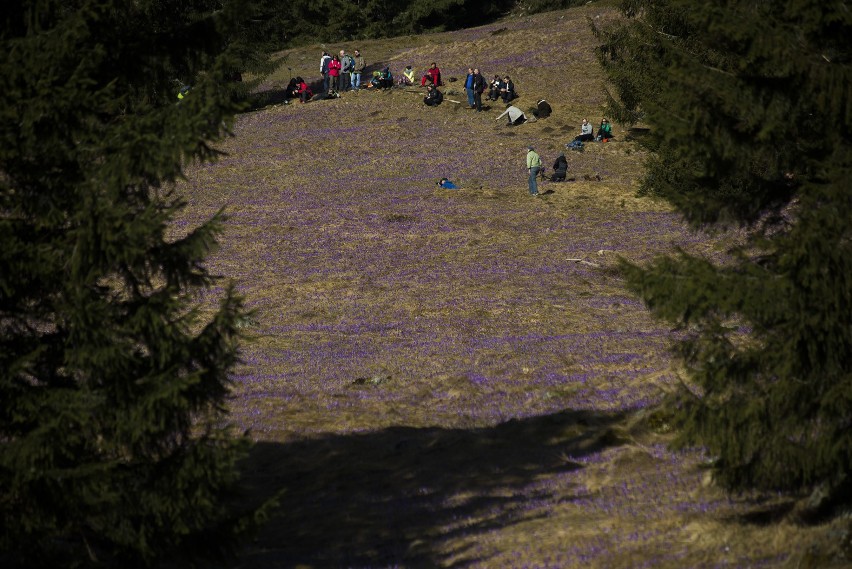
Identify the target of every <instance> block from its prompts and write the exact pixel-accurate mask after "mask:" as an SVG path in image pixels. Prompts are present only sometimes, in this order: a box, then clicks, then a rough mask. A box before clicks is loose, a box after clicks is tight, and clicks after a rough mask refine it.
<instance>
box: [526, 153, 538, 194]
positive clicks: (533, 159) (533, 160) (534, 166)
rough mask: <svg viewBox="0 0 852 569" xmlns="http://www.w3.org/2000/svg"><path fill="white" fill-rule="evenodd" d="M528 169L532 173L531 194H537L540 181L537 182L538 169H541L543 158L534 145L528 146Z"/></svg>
mask: <svg viewBox="0 0 852 569" xmlns="http://www.w3.org/2000/svg"><path fill="white" fill-rule="evenodd" d="M527 170H529V173H530V177H529V187H530V195H531V196H537V195H538V183H537V182H536V178H537V177H538V171H539V170H541V158H540V157H539V155H538V154H536V151H535V148H533V147H532V146H527Z"/></svg>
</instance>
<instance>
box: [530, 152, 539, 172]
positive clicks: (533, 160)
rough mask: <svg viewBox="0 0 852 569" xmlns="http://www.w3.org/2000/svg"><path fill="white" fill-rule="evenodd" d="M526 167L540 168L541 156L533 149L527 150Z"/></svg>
mask: <svg viewBox="0 0 852 569" xmlns="http://www.w3.org/2000/svg"><path fill="white" fill-rule="evenodd" d="M527 168H541V158H539V156H538V154H536V152H535V150H530V151H529V152H527Z"/></svg>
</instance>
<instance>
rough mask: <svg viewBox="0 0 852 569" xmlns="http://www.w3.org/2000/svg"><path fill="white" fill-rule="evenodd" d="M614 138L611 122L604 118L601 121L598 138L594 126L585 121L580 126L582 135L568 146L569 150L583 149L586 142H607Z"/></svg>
mask: <svg viewBox="0 0 852 569" xmlns="http://www.w3.org/2000/svg"><path fill="white" fill-rule="evenodd" d="M611 138H612V125H611V124H610V123H609V121H608V120H607V119H606V118H604V119H603V120H601V125H600V126H599V127H598V134H597V136H596V135H595V133H594V129H593V128H592V124H591V123H590V122H589V121H588V120H586V119H583V124H581V125H580V134H578V135H577V136H576V137H575V138H574V140H572V141H571V142H569V143H568V144H566V145H565V146H567V147H568V148H582V147H583V143H584V142H591V141H593V140H597V141H601V142H607V141H608V140H610V139H611Z"/></svg>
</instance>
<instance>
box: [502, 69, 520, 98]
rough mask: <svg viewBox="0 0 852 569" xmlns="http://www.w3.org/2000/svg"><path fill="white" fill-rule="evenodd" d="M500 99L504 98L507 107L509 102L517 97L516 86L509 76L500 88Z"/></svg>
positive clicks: (504, 79)
mask: <svg viewBox="0 0 852 569" xmlns="http://www.w3.org/2000/svg"><path fill="white" fill-rule="evenodd" d="M500 97H502V99H503V102H504V103H506V104H507V105H508V104H509V101H511V100H512V99H514V98H515V97H517V95H516V94H515V84H514V83H512V80H511V79H509V76H508V75H506V76H505V77H504V78H503V84H502V85H501V86H500Z"/></svg>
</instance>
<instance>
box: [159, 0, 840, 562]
mask: <svg viewBox="0 0 852 569" xmlns="http://www.w3.org/2000/svg"><path fill="white" fill-rule="evenodd" d="M616 17H617V16H616V13H615V11H614V10H612V9H611V8H608V7H607V6H606V5H603V6H601V5H598V4H596V3H590V4H588V5H586V6H584V7H582V8H577V9H572V10H568V11H563V12H554V13H545V14H539V15H536V16H534V17H530V18H527V19H520V20H518V19H515V20H506V21H502V22H498V23H495V24H491V25H488V26H484V27H480V28H475V29H469V30H464V31H459V32H452V33H445V34H436V35H428V36H412V37H403V38H394V39H392V40H381V41H370V42H362V43H359V44H357V45H356V44H352V43H341V44H339V45H333V46H331V45H328V46H308V47H305V48H302V49H296V50H291V51H289V52H287V53H286V54H285V55H286V56H287V62H288V63H287V64H286V65H285V67H283V68H282V69H281V70H279V72H278V74H277V75H275V76H273V77H271V78H270V79H269V80H268V81H267V82H266V83H265V84H264V86H263V87H262V88H263V89H264V90H267V91H269V92H270V94H271V95H272V100H275V94H276V92H277V91H280V89H282V88H283V86H284V85H286V83H287V80H288V78H289V75H290V73H291V72H292V74H293V75H294V76H295V75H301V76H303V77H305V78H306V79H309V80H316V79H317V78H318V75H319V74H318V66H319V56H320V53H321V50H322V49H323V48H326V49H328V50H329V51H338V50H339V49H346V50H347V51H352V50H354V49H355V48H358V49H360V50H361V51H362V53H363V54H364V56H365V57H366V58H367V61H368V64H369V65H370V67H369V69H370V70H372V69H378V68H382V67H384V66H385V65H389V66H390V67H391V69H392V71H394V72H395V73H398V72H399V71H400V70H401V69H402V68H403V67H404V66H405V65H407V64H411V65H413V66H414V67H415V68H416V69H417V70H419V71H420V72H422V71H423V70H425V68H426V67H428V65H429V63H431V62H432V61H435V62H437V63H438V65H439V66H440V67H441V69H442V71H443V76H444V78H445V80H449V79H450V78H456V79H458V81H456V82H448V83H447V86H446V88H445V89H444V91H445V94H447V98H448V99H453V100H456V101H464V99H465V97H464V94H463V93H462V85H461V83H462V81H463V78H464V76H465V73H466V70H467V68H468V66H474V67H479V68H480V69H482V71H483V75H484V76H485V77H486V78H490V77H492V76H493V75H494V74H495V73H500V74H501V75H502V74H508V75H510V76H511V77H512V78H513V80H514V81H515V84H516V86H517V89H518V91H519V92H520V93H521V98H520V99H519V100H517V101H515V104H516V105H517V106H518V107H520V108H522V109H524V110H527V109H528V108H529V107H531V106H533V105H534V104H535V102H536V101H537V100H538V99H540V98H544V99H547V100H548V101H549V102H550V103H551V105H552V106H553V109H554V113H553V115H552V116H550V117H549V118H547V119H543V120H540V121H538V122H535V123H528V124H524V125H520V126H517V127H507V126H506V125H505V123H503V122H502V121H495V118H496V117H497V116H498V115H499V114H500V113H501V112H502V110H503V105H502V104H494V103H492V104H491V108H490V109H489V110H488V111H487V112H483V113H476V112H475V111H472V110H469V109H467V108H466V105H465V104H455V103H453V102H451V101H448V102H445V103H444V104H443V105H441V106H440V107H437V108H428V107H425V106H424V105H423V104H422V101H421V99H422V95H421V94H419V93H411V92H408V91H407V90H403V89H394V90H391V91H381V92H370V91H361V92H358V93H346V94H344V95H343V96H342V97H341V98H340V99H337V100H330V101H318V102H312V103H309V104H305V105H300V104H292V105H281V104H278V105H270V106H267V107H265V108H263V109H260V110H257V111H255V112H251V113H246V114H244V115H242V116H241V117H239V119H238V121H237V124H236V127H235V129H234V137H233V138H231V139H229V140H227V141H226V142H225V143H224V144H223V145H222V150H223V151H225V152H226V153H227V155H226V156H224V157H223V158H222V159H221V160H220V161H219V162H218V163H217V164H213V165H206V166H202V167H196V168H193V169H191V170H190V171H189V172H188V179H187V181H186V183H185V184H183V185H182V186H181V192H182V193H183V194H184V195H185V197H186V199H187V200H188V201H189V203H190V208H189V209H188V213H187V216H186V219H185V220H184V225H182V226H181V227H179V228H176V230H177V231H184V230H186V228H187V227H192V226H193V225H194V224H195V223H197V222H198V221H199V220H201V219H205V218H207V217H209V216H210V215H212V213H214V212H215V211H217V210H218V209H219V208H221V207H226V209H227V211H228V212H229V214H230V216H231V218H230V222H229V225H228V230H227V232H226V235H225V236H224V238H223V243H222V247H221V250H220V251H219V252H218V253H217V254H216V255H215V256H214V258H213V266H214V268H215V270H216V271H217V272H219V273H221V274H224V275H227V276H230V277H233V278H235V279H237V282H238V285H239V289H240V290H241V291H242V292H243V294H245V295H246V297H247V298H248V301H249V304H250V305H251V306H253V307H254V308H256V310H257V314H256V317H255V318H256V321H257V325H256V326H255V327H254V328H253V330H252V331H253V333H254V334H255V335H256V339H255V340H254V341H253V342H252V343H251V344H249V345H247V346H246V348H245V352H244V365H243V366H242V368H241V373H240V376H239V377H238V378H237V382H236V385H235V397H234V400H233V402H232V413H233V421H234V422H235V424H236V425H238V426H239V427H241V428H245V429H250V431H251V434H252V437H253V438H254V439H255V440H256V441H258V445H257V447H256V449H255V451H254V453H253V455H252V459H251V464H250V465H249V468H250V471H251V472H252V478H253V481H254V482H255V484H256V485H257V489H258V492H259V493H260V494H269V493H272V492H275V491H277V490H281V489H283V490H284V491H285V492H284V494H283V497H282V500H281V507H280V511H279V516H278V517H276V518H275V519H273V520H272V521H271V522H270V524H269V525H268V526H267V527H266V528H265V530H264V531H263V533H262V534H261V536H260V537H259V539H258V540H257V541H256V542H255V543H254V544H253V545H252V546H251V547H250V548H249V549H248V550H247V551H246V553H245V555H244V557H243V559H242V560H241V562H240V567H246V568H248V567H252V568H258V567H270V568H271V567H433V566H442V567H451V566H452V567H462V566H464V567H601V568H603V567H672V568H676V567H677V568H679V567H788V566H789V567H795V566H797V565H796V564H797V563H801V564H800V566H802V567H805V566H811V567H822V566H829V565H827V564H820V563H822V562H821V561H818V560H817V561H815V560H814V559H816V558H817V557H818V556H819V555H823V554H825V555H829V554H830V553H831V552H832V551H834V549H835V548H838V547H843V546H844V543H845V544H846V545H848V540H849V536H848V535H846V537H845V538H844V537H843V536H842V535H841V534H839V533H837V530H836V528H833V527H826V526H819V527H805V526H801V527H800V526H797V525H795V524H794V523H793V522H792V521H787V519H786V518H785V517H784V514H785V513H786V512H787V510H789V508H790V507H791V502H790V501H789V500H787V499H783V498H778V497H767V496H738V497H730V496H726V495H725V494H724V493H722V492H721V491H720V490H718V489H716V488H715V487H714V486H713V485H712V484H711V483H710V482H711V481H710V480H709V478H708V477H707V476H706V470H705V469H704V468H703V466H704V465H705V464H706V461H707V458H708V457H706V456H703V455H702V453H701V452H700V451H699V450H694V451H689V452H671V451H669V450H667V447H666V443H667V442H668V440H669V438H668V437H669V436H670V433H668V429H667V426H666V424H665V421H664V416H662V415H659V414H656V413H653V412H652V411H651V409H652V406H653V404H654V403H655V402H657V401H659V399H660V396H661V393H662V392H663V391H664V390H665V389H667V388H668V387H669V386H670V385H672V384H673V383H675V382H677V380H678V379H677V370H676V369H673V368H672V363H671V360H670V357H669V355H668V352H667V347H668V345H669V339H670V337H671V336H670V334H671V332H670V330H669V329H668V328H667V327H666V326H665V325H664V324H662V323H660V322H658V321H655V320H653V319H652V318H651V317H650V316H649V314H648V313H647V311H646V310H645V308H644V307H643V306H642V305H641V303H639V302H638V301H637V300H635V299H634V298H632V297H630V296H628V295H627V293H626V292H625V290H624V288H623V286H622V284H621V282H620V279H619V277H618V275H617V274H616V273H614V272H613V271H612V270H611V269H612V267H613V266H614V264H615V261H616V259H617V258H618V257H619V256H622V257H625V258H628V259H631V260H634V261H644V260H648V259H651V258H652V257H654V256H655V255H657V254H660V253H664V252H670V251H672V250H673V249H674V248H676V247H681V248H684V249H687V250H689V251H692V252H696V253H703V254H706V255H709V256H719V255H722V254H723V251H724V250H725V243H726V240H729V239H732V238H735V237H736V236H730V235H729V236H716V237H712V238H711V237H710V236H707V235H702V234H694V233H690V232H688V231H687V229H686V228H685V226H684V225H683V223H681V221H680V220H679V219H678V218H677V217H676V216H675V215H674V214H673V213H671V212H670V211H669V210H668V208H667V207H666V206H665V205H664V204H661V203H656V202H654V201H652V200H649V199H639V198H636V197H635V191H636V187H637V184H638V178H639V176H640V175H641V172H642V162H643V158H644V157H643V155H642V153H641V152H640V151H639V150H638V149H637V147H636V146H635V145H634V144H633V143H631V142H630V140H629V138H630V134H631V133H629V132H628V131H626V130H624V129H623V128H620V127H619V126H618V125H616V127H615V129H614V130H615V136H616V139H615V140H614V141H613V142H610V143H606V144H603V143H591V144H588V145H587V146H586V150H585V151H584V152H571V151H568V150H566V149H565V148H564V145H565V143H566V142H568V141H569V140H570V139H571V138H573V136H574V135H575V134H577V133H578V132H579V125H580V121H581V119H582V118H584V117H585V118H588V119H589V120H590V121H591V122H592V123H593V124H595V125H597V124H598V123H599V122H600V119H601V108H602V106H603V103H604V100H605V93H604V88H603V84H602V83H603V79H602V73H601V72H600V70H599V69H598V67H597V64H596V62H595V57H594V52H593V47H594V38H593V37H592V34H591V31H590V29H589V26H588V19H592V20H594V21H597V22H606V21H608V20H612V19H614V18H616ZM287 66H289V67H290V68H291V69H290V70H288V69H287ZM527 145H533V146H534V147H535V148H536V149H537V150H538V152H539V153H540V154H541V156H542V159H543V161H544V163H545V164H546V165H547V166H550V165H551V164H552V163H553V160H554V159H555V158H556V156H557V154H558V153H559V152H562V151H564V152H565V153H566V156H567V158H568V160H569V164H570V169H569V175H571V176H573V177H575V179H576V180H575V181H574V182H568V183H565V184H549V183H547V182H545V183H544V184H543V186H542V187H541V189H542V190H551V191H552V193H550V192H549V193H548V195H546V196H545V197H543V198H539V199H534V198H531V197H529V196H528V195H527V190H526V169H525V163H524V157H525V154H526V148H527ZM443 176H446V177H449V178H450V179H452V180H453V181H454V182H457V183H459V184H460V185H461V187H462V189H461V190H457V191H447V190H441V189H438V188H436V186H435V181H437V180H438V179H439V178H441V177H443ZM596 176H597V177H600V180H598V179H597V178H596ZM586 178H589V179H586ZM770 521H771V522H772V523H768V522H770ZM832 532H834V533H832ZM838 536H840V537H838ZM843 539H845V540H846V542H843ZM814 545H815V546H816V549H809V548H810V547H811V546H814ZM814 552H816V553H814ZM808 563H811V565H808ZM838 566H840V565H838Z"/></svg>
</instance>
